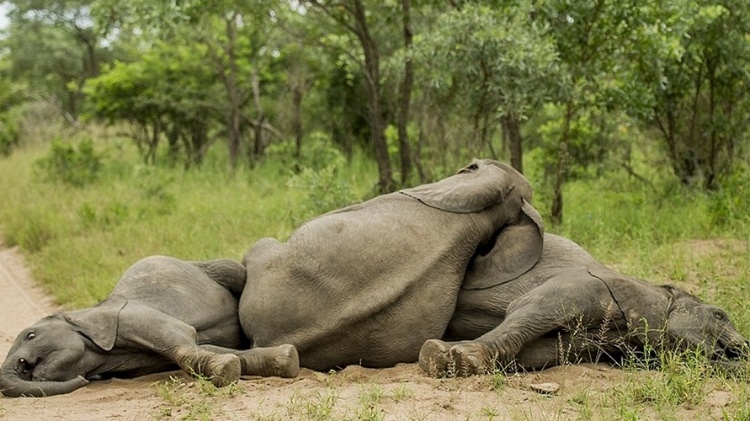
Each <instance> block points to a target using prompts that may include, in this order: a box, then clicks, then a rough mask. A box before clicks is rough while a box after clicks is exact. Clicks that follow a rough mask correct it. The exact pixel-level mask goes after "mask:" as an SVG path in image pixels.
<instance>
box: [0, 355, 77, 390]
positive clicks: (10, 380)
mask: <svg viewBox="0 0 750 421" xmlns="http://www.w3.org/2000/svg"><path fill="white" fill-rule="evenodd" d="M87 384H88V380H86V379H84V378H83V377H82V376H77V377H75V378H73V379H70V380H66V381H62V382H50V381H34V380H25V379H22V378H21V377H20V375H19V374H18V372H17V371H16V370H15V367H13V364H12V362H8V361H6V362H5V364H3V368H2V370H1V371H0V392H2V394H3V395H5V396H8V397H10V398H18V397H21V396H33V397H37V398H41V397H44V396H53V395H62V394H65V393H70V392H72V391H74V390H76V389H78V388H81V387H83V386H85V385H87Z"/></svg>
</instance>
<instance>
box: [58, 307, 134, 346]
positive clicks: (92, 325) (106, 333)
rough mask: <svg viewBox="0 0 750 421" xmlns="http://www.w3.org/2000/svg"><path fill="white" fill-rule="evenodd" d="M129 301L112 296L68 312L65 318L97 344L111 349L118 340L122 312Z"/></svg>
mask: <svg viewBox="0 0 750 421" xmlns="http://www.w3.org/2000/svg"><path fill="white" fill-rule="evenodd" d="M127 303H128V302H127V300H123V299H111V298H110V299H107V300H105V301H102V302H101V303H99V304H98V305H96V306H94V307H91V308H87V309H83V310H77V311H73V312H71V313H68V314H66V315H65V320H67V321H68V323H70V324H72V325H73V326H74V327H75V329H76V330H77V331H78V332H79V333H80V334H82V335H83V336H86V337H87V338H89V339H91V341H93V342H94V343H95V344H96V346H98V347H99V348H101V349H103V350H105V351H111V350H112V348H114V346H115V341H116V340H117V324H118V320H119V318H120V312H121V311H122V309H123V308H124V307H125V305H126V304H127Z"/></svg>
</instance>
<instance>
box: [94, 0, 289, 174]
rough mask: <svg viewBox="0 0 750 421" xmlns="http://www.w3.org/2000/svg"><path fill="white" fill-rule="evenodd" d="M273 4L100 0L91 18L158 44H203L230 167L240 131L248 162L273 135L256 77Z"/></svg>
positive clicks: (261, 1)
mask: <svg viewBox="0 0 750 421" xmlns="http://www.w3.org/2000/svg"><path fill="white" fill-rule="evenodd" d="M276 3H278V2H275V1H269V0H257V1H254V2H243V1H236V0H222V1H216V2H204V1H200V0H195V1H169V2H150V1H145V0H139V1H132V2H128V3H127V4H123V3H122V2H115V1H113V0H100V1H99V2H98V7H97V16H98V17H99V19H100V20H101V25H102V26H103V27H104V28H108V29H109V30H110V31H112V30H113V29H118V30H126V31H127V32H133V31H134V30H135V31H143V30H146V31H149V32H154V33H155V34H156V36H157V37H158V38H161V39H163V40H170V41H172V42H174V41H175V40H188V41H189V42H190V41H191V42H194V43H197V44H200V45H203V46H204V47H205V49H204V50H203V51H204V52H205V56H204V60H205V61H207V62H208V63H211V65H212V66H213V69H214V74H215V76H216V77H217V78H218V79H219V80H220V81H221V82H222V85H223V87H224V91H225V102H224V106H223V110H224V113H225V127H226V134H227V144H228V149H229V162H230V166H231V167H232V168H235V167H236V166H237V163H238V159H239V156H240V147H241V144H242V139H243V135H244V130H243V128H244V127H245V126H250V127H252V128H253V132H254V135H255V136H254V142H253V143H252V145H251V146H250V147H249V153H248V156H249V157H250V159H251V160H255V159H257V158H259V157H260V156H261V155H262V154H263V151H264V149H265V146H266V143H267V142H266V141H265V140H264V138H263V134H264V132H265V131H268V132H271V133H277V131H276V130H275V129H274V128H273V127H272V126H271V125H270V124H269V123H268V121H267V116H266V113H265V109H264V107H263V104H262V92H261V89H262V87H261V85H262V81H261V77H262V73H263V69H264V67H265V66H266V65H267V63H266V62H265V60H268V56H266V55H264V54H263V53H262V52H263V51H266V50H268V48H267V47H268V46H267V45H266V44H265V43H266V42H267V41H269V39H270V37H268V36H266V35H267V34H266V33H265V25H267V24H268V22H270V21H273V17H272V13H271V12H272V10H273V7H274V6H276ZM250 101H252V104H253V106H254V108H255V118H252V117H249V116H248V112H247V110H246V104H248V102H250Z"/></svg>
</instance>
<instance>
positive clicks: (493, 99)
mask: <svg viewBox="0 0 750 421" xmlns="http://www.w3.org/2000/svg"><path fill="white" fill-rule="evenodd" d="M531 11H532V4H531V2H514V3H513V4H511V5H508V6H497V5H495V6H489V5H483V4H477V3H466V4H464V5H463V6H462V7H460V8H456V9H453V10H450V11H448V12H445V13H442V14H441V15H440V17H439V18H438V19H437V22H436V23H435V24H434V26H435V30H434V31H432V32H431V34H430V36H429V37H424V38H422V39H421V40H420V49H421V50H422V52H423V54H424V55H425V57H424V58H423V61H425V62H429V63H432V65H433V66H432V68H431V71H430V77H431V79H432V82H431V89H432V90H434V91H438V95H444V96H445V95H448V96H451V97H452V101H453V102H454V103H456V104H458V105H459V107H458V109H459V110H460V109H461V108H463V109H466V110H468V111H469V113H470V114H469V116H468V117H469V118H470V119H471V121H472V126H473V131H472V135H473V137H474V138H475V139H478V141H479V144H480V145H482V148H484V149H485V150H484V151H483V153H488V154H489V156H491V157H493V158H495V159H497V157H498V153H497V150H496V149H495V147H494V146H493V143H492V136H491V133H492V128H493V127H494V126H496V125H497V124H498V123H500V125H501V127H502V129H503V132H504V134H505V137H506V138H507V140H508V144H509V146H510V152H511V154H510V155H511V163H512V165H513V166H514V167H515V168H516V169H518V170H519V171H523V155H522V154H523V149H522V145H521V143H522V139H521V132H520V120H521V119H522V118H523V117H524V115H525V114H526V113H528V112H530V111H531V110H532V108H533V107H534V106H536V105H538V104H540V103H541V102H542V101H543V100H544V99H545V98H546V97H548V96H549V95H550V94H551V92H552V91H553V90H554V88H555V86H556V79H557V73H558V69H557V55H556V52H555V48H554V44H553V43H552V40H551V39H550V38H549V37H547V36H546V34H545V31H546V28H545V26H544V25H543V24H541V23H539V22H535V21H533V20H532V19H531V18H530V13H531ZM458 63H460V64H458ZM456 93H458V95H456ZM443 102H444V103H447V102H449V101H443Z"/></svg>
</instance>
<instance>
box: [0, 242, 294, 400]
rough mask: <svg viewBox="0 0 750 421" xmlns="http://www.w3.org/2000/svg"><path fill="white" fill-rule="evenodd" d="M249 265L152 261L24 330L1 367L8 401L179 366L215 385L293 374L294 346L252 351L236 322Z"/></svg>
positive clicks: (167, 259)
mask: <svg viewBox="0 0 750 421" xmlns="http://www.w3.org/2000/svg"><path fill="white" fill-rule="evenodd" d="M244 284H245V268H244V267H243V266H242V265H240V264H239V263H238V262H235V261H232V260H228V259H220V260H211V261H205V262H185V261H182V260H178V259H175V258H171V257H165V256H152V257H148V258H145V259H143V260H141V261H139V262H137V263H136V264H134V265H133V266H131V267H130V268H129V269H128V270H127V271H126V272H125V273H124V274H123V276H122V278H121V279H120V280H119V282H118V283H117V285H116V286H115V288H114V290H113V291H112V293H111V294H110V296H109V297H108V298H107V299H106V300H104V301H102V302H101V303H99V304H98V305H97V306H95V307H91V308H86V309H82V310H76V311H71V312H63V313H56V314H52V315H50V316H47V317H45V318H43V319H41V320H39V321H38V322H36V323H35V324H34V325H32V326H30V327H28V328H26V329H24V330H23V331H22V332H21V333H20V334H19V335H18V337H17V338H16V340H15V342H14V343H13V345H12V347H11V349H10V351H9V352H8V356H7V357H6V359H5V362H4V363H3V365H2V368H0V389H1V390H2V393H3V394H4V395H6V396H11V397H18V396H51V395H56V394H62V393H69V392H72V391H73V390H75V389H77V388H79V387H81V386H84V385H86V384H87V383H88V381H89V379H95V378H106V377H113V376H118V377H135V376H139V375H143V374H148V373H153V372H159V371H164V370H170V369H174V368H176V367H180V368H182V369H183V370H185V371H187V372H188V373H190V374H198V375H202V376H205V377H207V378H209V379H210V380H211V381H212V382H213V383H214V384H216V385H217V386H223V385H226V384H228V383H230V382H232V381H236V380H238V379H239V377H240V374H258V375H278V376H284V377H294V376H296V375H297V373H298V371H299V362H298V360H297V354H296V350H295V349H294V347H292V346H289V345H285V346H280V347H275V348H265V349H260V348H259V349H251V350H242V348H246V345H247V344H248V343H247V339H246V338H245V336H244V335H243V334H242V331H241V328H240V325H239V320H238V319H237V305H238V299H239V295H240V293H241V291H242V288H243V287H244Z"/></svg>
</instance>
